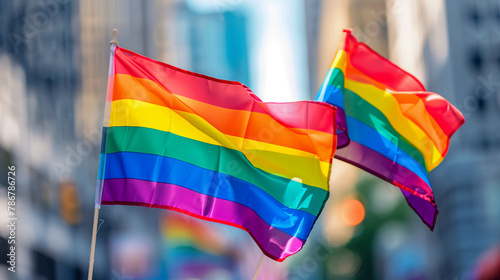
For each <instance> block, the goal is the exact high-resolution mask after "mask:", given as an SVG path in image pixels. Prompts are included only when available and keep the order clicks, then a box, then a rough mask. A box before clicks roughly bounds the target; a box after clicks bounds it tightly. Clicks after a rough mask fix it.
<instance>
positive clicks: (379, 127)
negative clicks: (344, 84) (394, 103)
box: [343, 88, 428, 170]
mask: <svg viewBox="0 0 500 280" xmlns="http://www.w3.org/2000/svg"><path fill="white" fill-rule="evenodd" d="M343 92H344V104H345V112H346V115H349V116H351V117H353V118H355V119H357V120H359V121H361V122H363V123H365V124H366V125H368V126H370V127H372V128H373V129H375V130H376V131H377V132H378V133H380V134H381V135H382V136H384V137H385V138H387V139H389V140H390V141H391V142H392V143H394V144H395V145H396V146H398V147H399V148H400V149H401V150H403V151H405V152H406V153H407V154H408V155H409V156H411V157H412V158H414V159H415V160H416V161H417V162H418V163H419V164H420V165H421V166H422V167H423V168H424V170H428V169H427V167H426V164H425V160H424V157H423V156H422V153H421V152H420V151H419V150H418V149H417V148H415V146H413V145H412V144H411V143H410V142H408V140H406V138H404V137H402V136H401V134H399V133H398V132H397V131H396V130H395V129H394V128H393V127H392V125H391V123H390V122H389V120H388V119H387V117H386V116H385V115H384V114H383V113H382V112H381V111H380V110H379V109H377V107H375V106H373V105H372V104H370V103H369V102H368V101H366V100H364V99H363V98H361V97H360V96H359V95H357V94H356V93H355V92H353V91H351V90H349V89H347V88H344V90H343Z"/></svg>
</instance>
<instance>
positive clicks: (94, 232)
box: [88, 207, 99, 280]
mask: <svg viewBox="0 0 500 280" xmlns="http://www.w3.org/2000/svg"><path fill="white" fill-rule="evenodd" d="M98 219H99V207H96V208H95V209H94V227H93V229H92V244H91V245H90V261H89V278H88V280H92V272H93V270H94V255H95V240H96V236H97V221H98Z"/></svg>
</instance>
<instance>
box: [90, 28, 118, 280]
mask: <svg viewBox="0 0 500 280" xmlns="http://www.w3.org/2000/svg"><path fill="white" fill-rule="evenodd" d="M117 35H118V30H117V29H113V39H112V40H111V41H110V42H109V44H110V45H111V58H110V63H109V68H110V74H111V73H112V70H113V56H114V47H115V46H118V41H116V36H117ZM108 82H109V81H108ZM105 107H107V106H105ZM106 111H107V108H105V109H104V115H105V116H104V118H106V117H107V115H108V114H107V113H106ZM101 145H106V144H105V142H104V144H103V143H101ZM99 168H100V167H99ZM97 185H98V188H97V189H96V203H95V208H94V223H93V227H92V243H91V245H90V260H89V275H88V280H92V274H93V271H94V257H95V243H96V238H97V222H98V221H99V209H100V208H101V196H102V182H98V183H97Z"/></svg>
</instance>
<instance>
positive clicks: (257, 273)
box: [253, 254, 264, 280]
mask: <svg viewBox="0 0 500 280" xmlns="http://www.w3.org/2000/svg"><path fill="white" fill-rule="evenodd" d="M263 261H264V254H262V257H260V262H259V265H258V266H257V270H255V275H254V276H253V280H256V279H257V275H259V270H260V267H261V266H262V262H263Z"/></svg>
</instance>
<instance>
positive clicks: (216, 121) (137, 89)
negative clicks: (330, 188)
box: [113, 74, 335, 162]
mask: <svg viewBox="0 0 500 280" xmlns="http://www.w3.org/2000/svg"><path fill="white" fill-rule="evenodd" d="M122 99H133V100H138V101H143V102H147V103H151V104H155V105H160V106H164V107H168V108H171V109H173V110H178V111H183V112H188V113H192V114H196V115H198V116H200V117H202V118H203V119H205V120H206V121H207V122H209V123H210V124H211V125H213V126H214V127H215V128H216V129H217V130H219V131H220V132H222V133H224V134H227V135H231V136H236V137H242V138H246V139H251V140H256V141H260V142H265V143H269V144H275V145H279V146H285V147H289V148H293V149H297V150H302V151H305V152H309V153H313V154H316V155H318V156H319V158H320V160H321V161H326V162H329V161H330V159H331V157H332V155H331V153H329V151H331V147H330V148H328V147H321V146H318V147H316V146H313V145H311V143H316V145H317V143H318V141H313V140H312V139H316V138H319V139H321V138H322V139H325V138H324V137H327V138H326V139H328V138H331V139H332V141H331V143H333V141H334V137H335V136H334V135H332V134H328V133H325V132H321V131H316V130H311V129H303V128H290V127H286V126H283V125H282V124H280V123H279V122H277V121H276V120H275V119H273V118H272V117H271V116H269V115H266V114H262V113H257V112H250V111H244V110H233V109H227V108H222V107H218V106H215V105H211V104H207V103H204V102H201V101H197V100H194V99H190V98H187V97H184V96H179V95H175V94H172V93H170V92H169V91H168V90H166V89H165V88H164V87H163V86H162V85H160V84H158V83H156V82H154V81H152V80H149V79H143V78H136V77H133V76H130V75H126V74H116V75H115V80H114V91H113V101H116V100H122ZM321 142H322V143H324V142H325V141H321Z"/></svg>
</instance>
